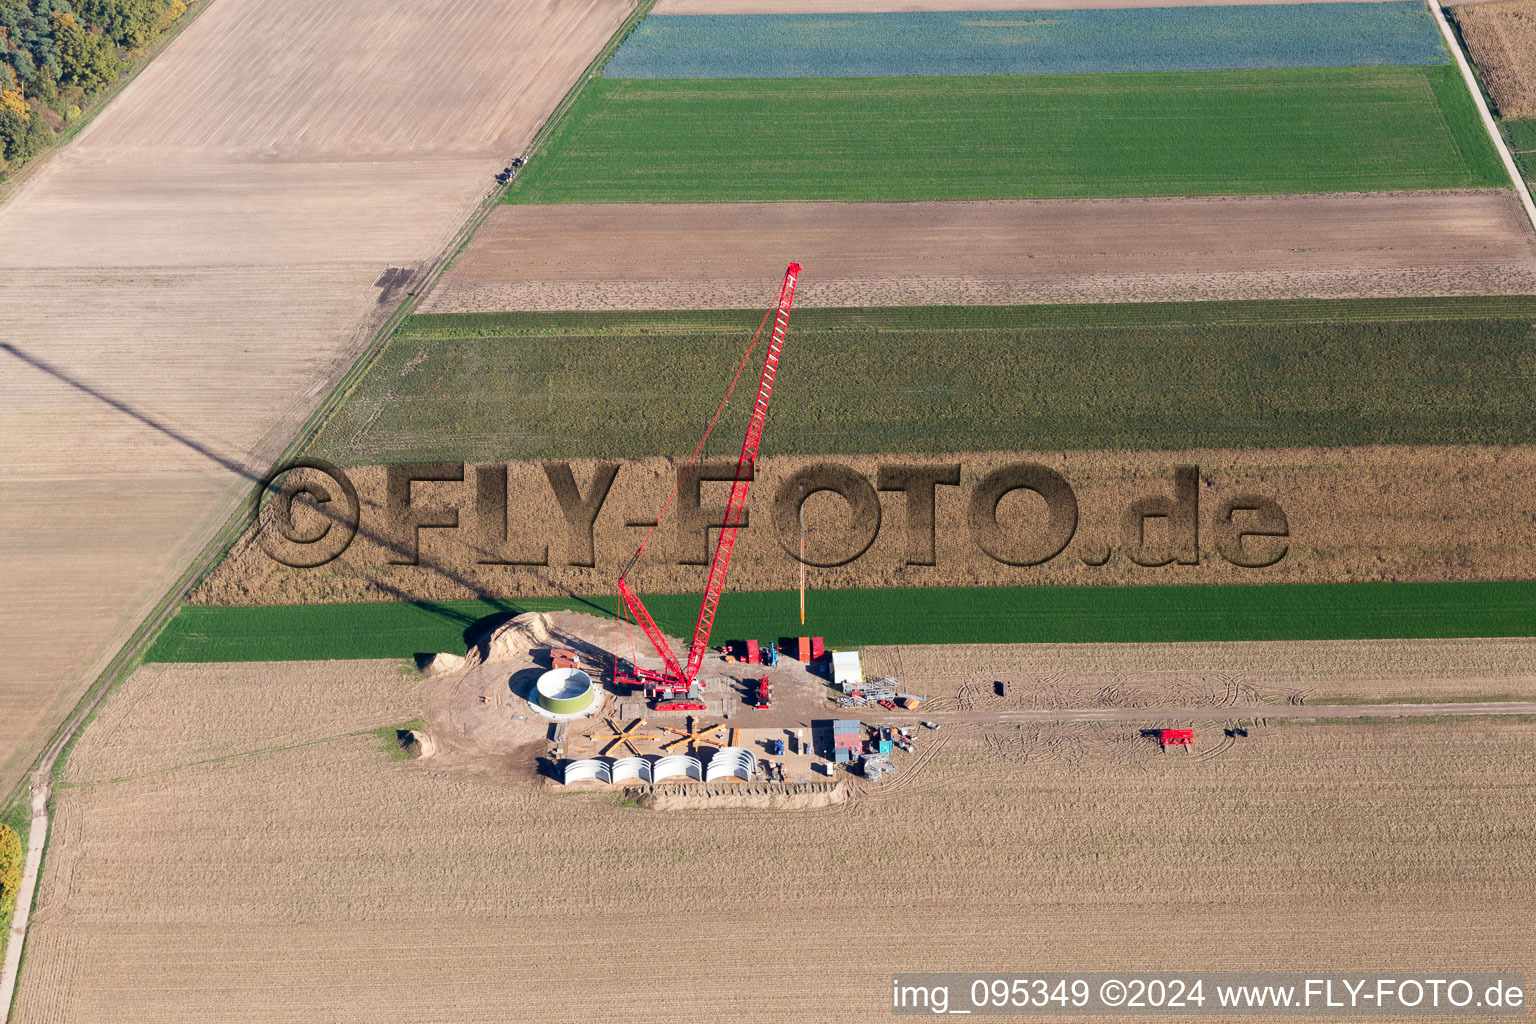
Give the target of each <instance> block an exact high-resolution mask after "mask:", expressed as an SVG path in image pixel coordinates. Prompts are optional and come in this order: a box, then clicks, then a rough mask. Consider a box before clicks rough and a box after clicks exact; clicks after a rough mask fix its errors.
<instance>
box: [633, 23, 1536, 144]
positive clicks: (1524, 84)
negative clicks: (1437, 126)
mask: <svg viewBox="0 0 1536 1024" xmlns="http://www.w3.org/2000/svg"><path fill="white" fill-rule="evenodd" d="M663 2H665V0H663ZM1450 12H1451V16H1452V17H1454V18H1455V19H1456V26H1457V28H1459V29H1461V38H1462V39H1463V40H1465V41H1466V44H1467V49H1468V50H1470V51H1471V56H1472V62H1473V63H1474V64H1476V65H1477V67H1478V70H1480V71H1481V72H1482V77H1483V85H1484V87H1485V88H1487V90H1488V94H1489V95H1490V96H1491V97H1492V98H1493V105H1494V108H1495V111H1496V112H1497V113H1498V115H1499V116H1500V117H1502V118H1505V119H1507V120H1518V119H1520V118H1525V117H1536V0H1495V2H1489V3H1471V4H1458V5H1456V6H1455V7H1452V8H1451V9H1450Z"/></svg>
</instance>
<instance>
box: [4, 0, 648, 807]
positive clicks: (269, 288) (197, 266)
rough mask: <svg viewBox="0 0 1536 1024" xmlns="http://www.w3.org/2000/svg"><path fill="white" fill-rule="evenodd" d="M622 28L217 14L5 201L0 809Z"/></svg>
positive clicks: (517, 2) (473, 2)
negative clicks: (498, 174) (2, 798)
mask: <svg viewBox="0 0 1536 1024" xmlns="http://www.w3.org/2000/svg"><path fill="white" fill-rule="evenodd" d="M628 10H629V4H628V3H627V2H626V0H511V2H507V0H440V2H436V3H431V4H421V3H414V2H409V0H337V2H333V3H324V4H316V3H312V2H309V0H215V2H214V3H213V5H212V6H211V7H210V8H209V9H208V10H207V11H206V12H205V13H203V14H202V15H201V16H200V17H199V18H198V20H197V21H196V22H195V23H193V24H192V25H190V26H189V27H188V28H187V29H186V30H185V31H184V32H183V33H182V34H181V36H180V37H178V38H177V39H176V40H175V42H174V43H172V44H171V45H170V46H169V47H168V48H167V49H166V50H165V51H164V53H162V54H161V55H160V56H159V57H158V58H156V60H155V61H154V62H153V63H152V64H151V65H150V66H149V67H148V68H146V69H145V70H144V72H143V73H142V74H141V75H140V76H139V77H138V78H137V79H136V80H135V81H134V82H133V83H132V84H131V85H130V86H128V87H127V88H126V89H125V90H124V91H123V93H122V94H121V95H120V96H118V97H117V98H116V99H115V100H114V101H113V102H112V103H111V105H110V106H109V107H108V108H107V109H106V110H104V111H103V112H102V114H101V115H100V116H99V117H98V118H97V119H96V120H95V121H94V122H93V123H92V124H91V125H90V126H89V127H88V128H87V129H86V130H85V131H84V132H82V133H81V135H80V136H79V137H78V138H77V139H76V140H75V141H74V142H72V143H71V144H70V145H69V146H68V147H67V148H65V149H64V150H63V151H61V152H60V153H58V154H57V155H55V156H54V157H53V158H52V159H51V160H49V162H48V164H47V165H46V166H44V167H42V168H41V169H40V170H39V172H38V173H37V174H35V175H34V176H33V177H32V179H31V181H29V182H28V183H27V185H26V186H25V187H24V188H23V189H22V190H21V191H19V192H18V193H17V194H16V195H15V196H13V197H12V198H11V199H10V200H9V201H8V202H7V203H5V204H4V205H3V206H0V325H3V327H0V342H4V343H6V344H7V345H9V346H10V347H9V348H6V349H3V350H0V366H3V369H0V537H3V538H4V540H3V541H0V554H3V555H4V562H5V566H6V571H5V573H4V574H3V575H0V609H3V615H0V617H3V621H0V664H3V665H4V673H3V680H0V791H3V790H6V789H9V788H10V787H11V786H12V785H14V784H15V783H16V781H17V780H18V779H20V777H21V775H22V773H23V772H24V771H25V769H26V766H27V764H28V763H29V762H30V761H31V760H32V759H33V758H34V757H35V756H36V754H37V753H38V751H39V750H40V749H41V747H42V744H43V741H44V739H45V737H46V736H47V735H48V733H49V732H50V731H51V730H52V729H53V728H54V727H55V726H56V725H57V724H58V723H59V722H60V721H61V720H62V719H63V717H64V716H65V714H66V713H67V712H68V710H69V708H70V707H71V706H72V705H73V704H74V703H75V702H76V701H77V700H78V698H79V696H80V694H81V693H82V692H83V691H84V689H85V688H86V687H87V686H88V685H89V683H90V682H91V680H92V679H93V678H95V676H96V675H97V674H98V673H99V672H100V671H101V670H102V668H103V667H104V666H105V664H106V663H107V662H108V661H109V660H110V659H111V657H112V656H113V654H114V653H115V652H116V650H117V649H118V648H119V647H120V645H121V644H122V643H123V642H124V641H125V639H126V638H127V637H128V636H129V635H130V634H131V633H132V631H133V629H134V628H135V627H136V625H137V624H138V623H139V622H140V621H141V620H142V619H143V617H144V616H145V615H146V614H147V613H148V611H149V609H150V608H152V607H153V605H154V604H155V602H156V601H157V600H158V599H159V597H160V596H161V595H162V594H164V593H165V591H166V590H167V589H168V588H169V587H170V586H171V584H172V583H173V582H174V581H175V580H176V579H177V577H178V576H179V575H180V574H181V572H182V571H183V569H184V568H185V566H186V565H187V564H188V563H189V561H190V559H191V558H192V557H193V556H194V555H195V553H196V552H197V551H198V550H199V549H200V548H201V547H202V546H203V545H204V544H205V543H206V541H207V540H208V539H209V538H210V537H211V536H212V534H213V532H214V531H215V530H216V529H217V527H218V525H219V523H220V522H221V521H222V520H223V519H224V518H225V516H226V515H227V514H228V513H229V512H230V511H231V510H232V509H233V507H234V503H235V502H236V501H238V500H240V498H241V497H242V496H244V495H245V494H247V493H248V492H249V491H250V489H251V487H252V482H251V481H250V480H249V479H246V478H244V475H245V474H254V475H256V476H257V477H259V476H260V475H262V474H264V473H265V471H266V470H267V468H268V466H269V464H270V462H271V461H272V460H273V459H274V458H275V457H276V456H277V455H278V454H279V453H280V452H281V451H282V449H283V448H284V446H285V445H286V443H287V441H288V440H289V439H290V438H291V437H292V435H293V434H294V432H295V430H296V429H297V427H298V426H299V425H300V424H301V423H302V422H303V420H304V419H305V418H306V417H307V416H308V414H309V413H310V412H311V411H312V410H313V409H314V408H315V407H316V406H317V405H318V403H319V402H320V401H321V399H322V398H323V396H324V395H325V394H326V393H327V391H328V390H329V388H330V387H331V385H332V383H333V382H334V381H335V380H336V379H337V378H338V377H339V376H340V375H341V374H342V373H343V372H344V371H345V370H346V368H347V367H348V366H349V365H351V363H352V361H353V360H354V359H355V358H356V356H357V354H358V352H359V351H360V350H361V348H362V347H363V346H364V345H365V343H366V340H367V338H368V337H369V336H370V335H371V333H372V332H373V330H374V329H375V328H376V326H377V324H378V323H379V322H380V321H381V320H382V319H383V318H384V317H385V316H386V315H387V313H388V310H389V309H390V308H392V307H393V305H394V304H395V303H397V302H398V301H399V300H400V299H401V298H402V297H403V296H404V293H405V291H406V290H407V289H408V288H409V287H410V285H409V283H407V282H408V279H409V275H410V273H411V272H414V271H418V270H420V269H421V268H423V267H425V266H427V265H429V264H430V263H431V262H432V261H434V260H435V259H436V258H437V256H438V255H439V253H440V252H441V251H442V250H443V249H444V248H445V247H446V246H447V244H448V243H449V242H450V240H451V239H452V238H453V237H454V236H455V234H456V233H457V231H458V230H459V228H460V226H461V225H462V224H463V223H464V221H465V219H466V218H467V217H468V216H469V215H470V213H471V212H472V211H473V210H474V208H475V207H476V205H477V204H478V203H479V202H480V200H481V199H482V198H483V197H484V196H485V195H486V193H487V192H488V190H489V188H490V186H491V185H492V181H491V175H492V174H493V173H494V172H495V171H496V170H498V169H500V168H501V167H502V166H503V165H504V164H505V163H506V162H507V161H508V160H509V159H510V158H511V157H512V156H514V155H516V154H517V153H518V152H519V151H520V150H521V148H522V146H523V145H524V144H525V143H526V142H527V140H528V139H529V138H530V137H531V136H532V134H533V133H534V131H535V130H536V129H537V127H538V125H539V124H540V122H541V121H542V120H543V119H544V118H545V117H546V116H547V115H548V113H549V112H550V110H552V109H553V108H554V106H555V104H556V103H558V101H559V99H560V97H561V96H562V95H563V94H564V93H565V92H566V90H567V89H568V88H569V87H570V86H571V85H572V84H573V82H574V81H575V80H576V78H577V77H578V76H579V75H580V73H581V70H582V68H583V67H585V65H586V64H587V63H588V62H589V61H590V60H591V59H592V58H593V57H594V56H595V55H596V53H597V52H598V50H599V49H601V47H602V45H603V43H604V42H605V41H606V40H607V38H608V37H609V36H610V35H611V34H612V32H613V31H614V30H615V29H616V28H617V27H618V25H619V24H620V22H621V21H622V20H623V18H624V17H625V15H626V14H627V12H628ZM390 268H396V269H395V272H394V273H388V271H389V270H390Z"/></svg>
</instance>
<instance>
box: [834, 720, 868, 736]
mask: <svg viewBox="0 0 1536 1024" xmlns="http://www.w3.org/2000/svg"><path fill="white" fill-rule="evenodd" d="M832 731H833V732H854V733H863V731H864V723H863V722H861V721H859V720H858V719H857V718H837V719H833V721H832Z"/></svg>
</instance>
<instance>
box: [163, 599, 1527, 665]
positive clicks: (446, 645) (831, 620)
mask: <svg viewBox="0 0 1536 1024" xmlns="http://www.w3.org/2000/svg"><path fill="white" fill-rule="evenodd" d="M808 602H809V603H808V605H807V608H808V613H809V614H808V618H807V621H806V625H805V627H804V628H803V629H802V628H801V627H800V626H799V615H798V607H799V606H798V598H797V596H796V594H795V593H794V592H792V591H786V592H782V593H747V594H736V593H732V594H728V595H726V598H725V600H723V601H722V602H721V604H720V612H719V617H718V618H717V619H716V620H715V630H714V635H715V636H716V637H718V638H720V639H722V640H723V639H728V638H731V637H745V636H762V635H764V634H765V633H766V634H769V635H772V634H773V632H775V631H776V630H782V631H783V633H785V634H789V633H801V632H805V633H815V634H816V635H818V636H825V637H826V638H827V642H828V644H829V645H831V646H834V647H863V646H868V645H871V644H902V643H907V644H939V643H977V644H981V643H1142V642H1148V643H1150V642H1167V641H1213V640H1328V639H1409V638H1418V637H1440V638H1450V637H1497V636H1528V635H1530V632H1531V617H1530V609H1531V607H1532V605H1533V603H1536V582H1515V583H1337V584H1319V585H1284V586H1227V587H1209V586H1190V587H1177V586H1174V587H1170V586H1138V587H1014V588H997V589H986V590H967V589H954V590H829V591H812V592H811V593H810V594H809V595H808ZM645 603H646V607H647V608H648V609H649V610H650V612H651V614H652V615H654V616H655V618H656V621H657V623H658V624H660V626H661V627H662V629H664V630H665V631H667V632H668V633H669V634H671V635H673V636H688V635H690V634H691V633H692V629H693V624H694V620H695V619H696V618H697V616H698V605H699V599H698V595H696V594H658V595H656V596H653V597H647V598H645ZM613 608H614V599H613V598H611V597H599V598H592V599H590V600H583V599H580V598H575V599H555V598H550V599H529V600H515V601H497V602H488V601H450V602H443V603H438V604H342V605H303V606H285V607H268V608H208V607H184V608H182V609H181V611H180V612H179V613H178V614H177V616H176V618H175V619H174V620H172V622H171V623H170V625H169V626H167V627H166V629H165V631H164V632H163V633H162V634H161V635H160V637H159V639H158V640H157V641H156V642H155V644H154V646H153V647H152V648H151V649H150V651H149V653H148V655H147V656H146V657H147V660H149V661H312V660H330V659H346V658H389V657H400V658H406V657H410V656H412V655H414V654H425V653H431V652H435V651H448V652H458V651H462V650H463V649H464V647H465V644H466V639H465V635H466V631H474V632H478V629H476V628H475V627H476V624H477V623H480V624H481V625H480V627H479V628H481V629H483V628H484V620H485V619H487V618H488V617H490V616H508V615H512V614H516V613H519V612H525V611H557V610H564V609H570V610H574V611H584V612H588V613H592V614H599V615H605V616H611V615H612V609H613Z"/></svg>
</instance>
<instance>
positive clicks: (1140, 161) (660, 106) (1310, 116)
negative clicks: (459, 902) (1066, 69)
mask: <svg viewBox="0 0 1536 1024" xmlns="http://www.w3.org/2000/svg"><path fill="white" fill-rule="evenodd" d="M1507 184H1508V182H1507V179H1506V176H1505V174H1504V172H1503V170H1502V167H1501V166H1500V163H1499V160H1498V157H1497V155H1496V154H1495V151H1494V149H1493V146H1492V143H1491V142H1490V141H1489V139H1488V138H1487V137H1486V135H1485V134H1484V132H1483V130H1482V127H1481V125H1480V124H1479V122H1478V119H1477V115H1476V112H1475V108H1474V107H1473V104H1472V100H1471V97H1470V96H1469V95H1468V94H1467V92H1466V89H1465V86H1464V85H1463V83H1462V82H1461V80H1460V78H1459V77H1458V76H1457V72H1456V69H1455V68H1454V67H1453V66H1451V65H1437V66H1432V67H1370V68H1322V69H1305V70H1276V71H1219V72H1174V73H1117V74H1098V75H1020V76H994V77H959V78H836V79H819V78H800V79H742V80H711V79H690V80H665V79H648V80H627V79H608V78H597V79H593V80H592V81H591V82H590V83H588V84H587V86H586V87H585V89H584V90H583V91H582V93H581V95H580V96H579V97H578V98H577V100H576V102H575V104H574V105H573V106H572V108H571V111H570V114H569V115H568V116H567V117H566V118H565V120H564V121H563V122H562V123H561V124H560V126H559V128H558V129H557V130H556V131H555V132H554V133H553V134H552V135H551V137H550V141H549V143H548V145H547V146H546V147H545V148H544V149H543V150H541V151H540V152H539V153H538V154H536V155H535V158H534V159H533V160H532V161H531V162H530V163H529V166H528V168H527V170H526V171H525V172H524V173H523V174H522V176H520V177H519V178H518V179H517V180H516V181H515V182H514V184H513V187H512V188H511V189H510V190H509V192H508V193H507V200H508V201H509V202H514V203H602V202H709V201H762V200H789V199H837V200H919V199H1004V198H1021V197H1053V196H1136V195H1184V194H1264V193H1301V192H1354V191H1373V190H1382V189H1427V188H1462V187H1478V186H1502V185H1507Z"/></svg>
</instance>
